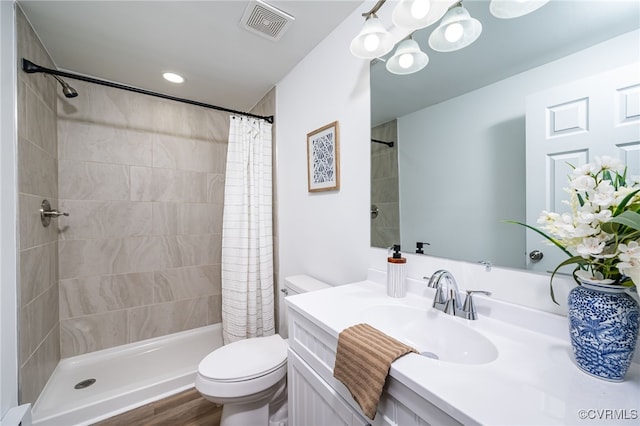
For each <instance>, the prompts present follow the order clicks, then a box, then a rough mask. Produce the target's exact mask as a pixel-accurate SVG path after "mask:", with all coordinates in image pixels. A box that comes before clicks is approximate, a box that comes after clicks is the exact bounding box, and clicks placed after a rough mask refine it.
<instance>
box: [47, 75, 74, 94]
mask: <svg viewBox="0 0 640 426" xmlns="http://www.w3.org/2000/svg"><path fill="white" fill-rule="evenodd" d="M52 75H53V78H55V79H56V80H58V83H60V84H61V85H62V93H64V95H65V96H66V97H67V98H75V97H76V96H78V92H76V89H74V88H73V87H71V86H69V83H67V82H66V81H64V80H63V79H61V78H60V77H58V76H57V75H55V74H52Z"/></svg>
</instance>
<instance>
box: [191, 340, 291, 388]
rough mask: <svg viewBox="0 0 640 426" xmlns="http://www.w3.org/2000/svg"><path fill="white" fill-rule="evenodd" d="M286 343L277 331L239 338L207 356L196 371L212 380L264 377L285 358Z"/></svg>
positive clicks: (285, 359)
mask: <svg viewBox="0 0 640 426" xmlns="http://www.w3.org/2000/svg"><path fill="white" fill-rule="evenodd" d="M287 348H288V345H287V342H286V341H285V340H283V339H282V337H280V336H279V335H277V334H274V335H273V336H267V337H255V338H251V339H245V340H239V341H237V342H233V343H230V344H228V345H225V346H223V347H221V348H219V349H216V350H215V351H213V352H211V353H210V354H209V355H207V356H206V357H205V358H204V359H203V360H202V361H201V362H200V365H199V366H198V372H199V373H200V374H201V375H202V376H204V377H207V378H209V379H211V380H217V381H233V382H235V381H242V380H250V379H252V378H255V377H260V376H264V375H265V374H268V373H270V372H272V371H274V370H276V369H278V368H279V367H280V366H282V365H283V364H284V363H285V362H286V361H287Z"/></svg>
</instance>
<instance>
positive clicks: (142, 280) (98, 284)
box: [60, 272, 154, 319]
mask: <svg viewBox="0 0 640 426" xmlns="http://www.w3.org/2000/svg"><path fill="white" fill-rule="evenodd" d="M153 294H154V280H153V273H151V272H145V273H133V274H122V275H102V276H93V277H84V278H75V279H68V280H62V281H60V318H61V319H67V318H72V317H77V316H83V315H91V314H99V313H103V312H108V311H117V310H120V309H125V308H131V307H135V306H142V305H147V304H151V303H153Z"/></svg>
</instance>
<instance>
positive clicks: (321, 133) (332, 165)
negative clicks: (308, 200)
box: [307, 121, 340, 192]
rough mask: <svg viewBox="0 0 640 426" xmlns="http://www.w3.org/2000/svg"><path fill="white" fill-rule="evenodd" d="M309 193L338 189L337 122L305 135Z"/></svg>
mask: <svg viewBox="0 0 640 426" xmlns="http://www.w3.org/2000/svg"><path fill="white" fill-rule="evenodd" d="M307 181H308V187H309V192H320V191H336V190H338V189H340V127H339V123H338V122H337V121H334V122H332V123H329V124H327V125H326V126H322V127H320V128H319V129H316V130H314V131H312V132H309V133H307Z"/></svg>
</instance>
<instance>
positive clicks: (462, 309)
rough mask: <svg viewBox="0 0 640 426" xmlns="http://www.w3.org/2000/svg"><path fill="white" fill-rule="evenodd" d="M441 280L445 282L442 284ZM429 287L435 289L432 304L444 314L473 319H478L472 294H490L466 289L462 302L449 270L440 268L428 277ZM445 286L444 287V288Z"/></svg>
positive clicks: (456, 284)
mask: <svg viewBox="0 0 640 426" xmlns="http://www.w3.org/2000/svg"><path fill="white" fill-rule="evenodd" d="M443 280H444V282H445V283H446V284H443ZM427 286H428V287H430V288H435V289H436V295H435V296H434V298H433V304H432V306H433V307H434V308H435V309H438V310H440V311H442V312H444V313H445V314H448V315H455V316H457V317H461V318H465V319H469V320H475V319H478V314H477V311H476V307H475V304H474V303H473V297H472V296H473V294H474V293H480V294H484V295H487V296H490V295H491V293H490V292H488V291H483V290H467V296H466V298H465V300H464V304H463V303H461V301H460V291H459V290H458V283H457V282H456V280H455V278H453V275H451V272H449V271H447V270H444V269H440V270H439V271H436V272H435V273H434V274H433V275H431V278H430V279H429V284H427ZM445 286H446V289H445Z"/></svg>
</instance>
